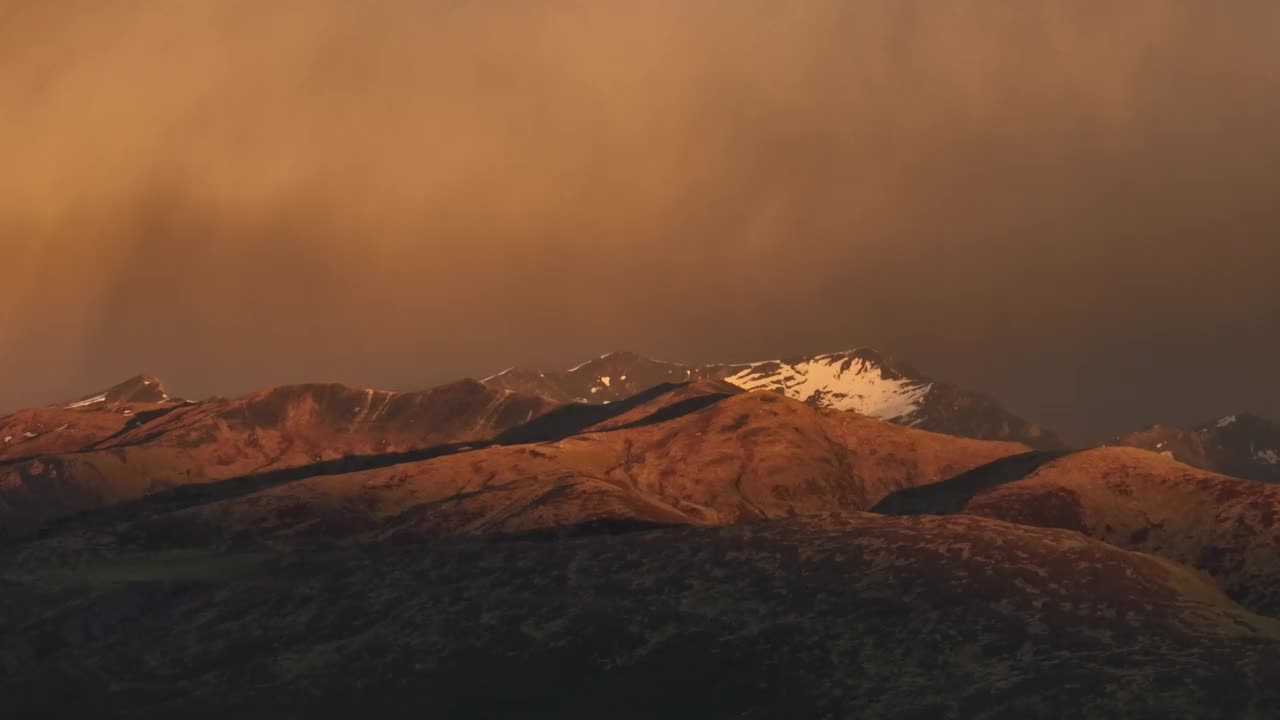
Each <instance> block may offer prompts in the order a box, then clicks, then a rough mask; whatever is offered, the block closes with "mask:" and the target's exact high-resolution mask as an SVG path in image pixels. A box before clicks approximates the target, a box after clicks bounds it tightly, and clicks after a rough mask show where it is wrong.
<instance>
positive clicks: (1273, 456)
mask: <svg viewBox="0 0 1280 720" xmlns="http://www.w3.org/2000/svg"><path fill="white" fill-rule="evenodd" d="M1253 459H1254V460H1257V461H1258V462H1260V463H1266V464H1267V465H1280V452H1277V451H1275V450H1259V451H1258V452H1256V453H1254V454H1253Z"/></svg>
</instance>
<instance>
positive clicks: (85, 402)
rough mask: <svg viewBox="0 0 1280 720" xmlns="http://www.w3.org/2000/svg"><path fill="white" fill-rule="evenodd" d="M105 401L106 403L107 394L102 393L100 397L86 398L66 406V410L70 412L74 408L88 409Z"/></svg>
mask: <svg viewBox="0 0 1280 720" xmlns="http://www.w3.org/2000/svg"><path fill="white" fill-rule="evenodd" d="M106 401H107V394H106V393H102V394H101V395H94V396H93V397H91V398H86V399H84V400H80V401H78V402H73V403H71V404H70V405H68V406H67V409H68V410H72V409H75V408H82V407H89V406H90V405H96V404H98V403H101V402H106Z"/></svg>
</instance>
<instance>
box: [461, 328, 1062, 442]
mask: <svg viewBox="0 0 1280 720" xmlns="http://www.w3.org/2000/svg"><path fill="white" fill-rule="evenodd" d="M702 379H707V380H720V381H724V382H728V383H731V384H733V385H735V386H737V387H740V388H743V389H745V390H767V391H772V392H778V393H781V394H784V395H786V396H787V397H790V398H793V399H796V400H800V401H802V402H806V403H809V404H811V405H815V406H818V407H826V408H833V409H837V410H849V411H855V412H858V413H861V414H863V415H868V416H870V417H874V418H879V419H881V420H888V421H890V422H894V423H898V424H900V425H907V426H910V427H915V428H919V429H922V430H930V431H933V432H941V433H947V434H950V435H959V436H962V437H971V438H978V439H985V440H1007V441H1011V442H1020V443H1025V444H1027V445H1030V446H1032V447H1036V448H1041V449H1054V448H1061V447H1064V443H1063V441H1062V439H1061V438H1060V437H1058V436H1057V435H1056V434H1055V433H1053V432H1051V431H1049V430H1046V429H1044V428H1041V427H1039V426H1036V425H1033V424H1031V423H1029V422H1027V421H1025V420H1023V419H1021V418H1019V417H1017V416H1015V415H1013V414H1012V413H1010V412H1009V411H1008V410H1006V409H1004V408H1003V407H1001V406H1000V404H999V403H997V402H996V401H995V400H992V399H991V398H989V397H986V396H984V395H981V394H978V393H974V392H971V391H968V390H964V389H962V388H959V387H956V386H954V385H950V384H947V383H943V382H939V381H937V380H934V379H932V378H929V377H928V376H926V375H924V374H923V373H920V372H919V371H918V370H916V369H915V368H914V367H912V366H911V365H910V364H908V363H906V362H903V361H900V360H898V359H896V358H894V357H892V356H890V355H886V354H883V353H880V352H878V351H876V350H871V349H865V348H864V349H860V350H850V351H847V352H839V353H829V354H825V355H816V356H810V357H802V358H795V359H790V360H769V361H763V362H754V363H743V364H713V365H701V366H691V365H681V364H679V363H670V362H663V361H658V360H651V359H648V358H645V357H642V356H639V355H636V354H635V353H632V352H615V353H609V354H608V355H603V356H601V357H599V358H595V359H593V360H588V361H587V362H584V363H581V364H579V365H577V366H575V367H573V368H570V369H569V370H565V371H563V372H546V371H534V370H524V369H521V368H511V369H508V370H505V371H503V372H501V373H498V374H497V375H494V376H492V377H488V378H486V379H485V380H484V381H483V382H484V383H485V384H487V385H489V386H491V387H496V388H502V389H506V390H512V391H516V392H522V393H527V394H536V395H541V396H543V397H547V398H550V399H552V400H555V401H559V402H584V403H609V402H617V401H618V400H621V399H623V398H626V397H629V396H630V395H633V394H635V393H637V392H640V391H642V390H645V389H647V388H649V387H652V386H654V385H657V384H660V383H673V382H686V381H690V380H702Z"/></svg>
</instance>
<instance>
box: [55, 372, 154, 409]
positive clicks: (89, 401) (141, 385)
mask: <svg viewBox="0 0 1280 720" xmlns="http://www.w3.org/2000/svg"><path fill="white" fill-rule="evenodd" d="M170 399H171V398H170V397H169V392H168V391H167V390H165V387H164V383H162V382H161V381H160V379H159V378H157V377H155V376H152V375H134V376H133V377H131V378H129V379H128V380H125V381H124V382H122V383H119V384H117V385H113V386H111V387H109V388H107V389H106V390H102V391H100V392H97V393H92V394H90V395H85V396H84V397H82V398H80V399H79V400H77V401H75V402H73V403H69V404H67V405H66V407H67V408H69V409H74V408H83V407H90V406H93V405H97V404H99V403H159V402H168V401H169V400H170Z"/></svg>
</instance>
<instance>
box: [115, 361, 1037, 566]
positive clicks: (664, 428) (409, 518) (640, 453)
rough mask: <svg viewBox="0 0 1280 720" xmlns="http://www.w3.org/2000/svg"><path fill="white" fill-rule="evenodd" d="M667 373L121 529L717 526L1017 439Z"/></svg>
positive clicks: (853, 498)
mask: <svg viewBox="0 0 1280 720" xmlns="http://www.w3.org/2000/svg"><path fill="white" fill-rule="evenodd" d="M666 387H668V388H669V390H667V391H666V392H664V393H662V394H661V395H659V396H656V397H653V398H651V399H650V400H649V402H647V403H644V404H643V407H642V408H637V410H639V412H634V413H631V412H628V413H625V414H624V415H622V416H619V417H617V418H610V419H606V420H604V421H602V422H600V423H598V424H594V425H591V426H588V427H586V428H585V429H584V431H583V432H580V433H577V434H573V435H569V436H564V437H562V438H560V439H554V440H547V441H543V442H537V443H533V444H513V445H491V446H487V447H478V448H474V449H471V450H468V451H463V452H456V453H451V454H447V455H441V456H438V457H432V458H427V459H423V460H420V461H411V462H401V463H397V464H394V465H389V466H386V467H375V468H371V469H368V470H363V471H360V472H355V473H348V472H335V473H325V474H319V473H317V474H316V475H315V476H313V477H308V478H301V479H296V480H293V481H291V482H288V483H286V484H280V485H278V486H274V487H269V488H263V489H258V488H254V491H253V492H249V493H237V494H234V495H229V496H227V497H225V498H222V499H218V500H217V501H215V502H204V503H201V504H200V505H198V506H195V507H190V508H177V509H176V510H171V508H170V507H168V506H166V505H164V504H163V503H159V504H156V503H154V502H153V503H151V505H153V506H154V507H156V508H158V512H156V511H153V510H151V509H147V513H146V515H147V516H146V517H144V518H139V519H137V520H135V521H134V522H133V524H132V525H130V526H128V527H127V528H126V529H125V531H124V532H125V533H126V534H127V535H128V537H129V538H130V541H129V542H130V543H131V544H134V545H141V546H154V545H157V544H159V545H172V544H179V545H188V544H190V543H192V542H195V543H197V544H200V543H208V542H212V540H211V538H222V539H223V540H226V541H230V540H238V541H244V540H247V539H254V540H264V539H273V540H280V539H288V540H289V541H290V542H294V541H298V540H302V539H308V540H332V539H334V538H343V539H347V538H353V539H360V540H361V541H368V540H370V539H376V538H389V537H395V538H399V539H401V540H409V539H414V538H417V539H422V538H439V537H449V536H458V535H486V534H510V533H521V532H531V531H548V530H550V531H554V530H557V529H561V528H574V527H581V526H584V525H591V524H596V525H606V526H622V527H634V526H662V525H723V524H730V523H736V522H742V521H747V520H753V519H768V518H781V517H790V516H794V515H800V514H812V513H821V512H830V511H834V510H865V509H867V508H869V507H871V506H872V505H873V504H874V503H875V502H876V501H878V500H879V499H880V498H881V497H883V496H884V495H886V494H888V493H890V492H893V491H895V490H898V489H901V488H903V487H910V486H913V485H917V484H921V483H928V482H933V481H937V480H941V479H944V478H947V477H951V476H953V475H955V474H957V473H961V472H964V471H966V470H969V469H972V468H974V467H977V466H980V465H984V464H986V463H988V462H990V461H992V460H995V459H997V458H1001V457H1006V456H1008V455H1012V454H1016V453H1020V452H1024V451H1025V450H1026V449H1027V448H1026V447H1025V446H1021V445H1015V444H1011V443H997V442H989V441H979V440H970V439H965V438H956V437H952V436H948V435H940V434H935V433H929V432H924V431H919V430H914V429H911V428H904V427H900V426H897V425H892V424H889V423H884V422H881V421H878V420H874V419H871V418H867V417H863V416H859V415H855V414H852V413H842V412H837V411H833V410H827V409H819V408H814V407H812V406H809V405H806V404H803V403H800V402H797V401H795V400H791V399H788V398H784V397H781V396H778V395H773V394H769V393H737V394H734V395H725V394H722V393H719V392H715V391H714V386H709V387H707V386H704V388H705V389H700V388H698V387H697V386H696V385H693V386H687V385H686V386H666ZM707 390H710V391H711V392H709V393H707V394H703V395H697V394H696V393H698V392H704V393H706V391H707ZM691 398H694V399H696V398H703V401H702V402H697V403H691V402H689V400H690V399H691ZM595 407H600V406H595ZM604 407H612V405H611V406H604ZM553 414H554V413H548V414H547V415H545V416H544V418H551V417H552V415H553ZM535 423H538V421H535ZM514 438H515V439H516V440H518V439H520V438H519V434H518V433H517V434H516V435H515V436H514ZM502 439H503V437H502V436H499V438H498V440H499V441H502Z"/></svg>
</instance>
